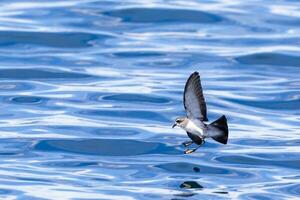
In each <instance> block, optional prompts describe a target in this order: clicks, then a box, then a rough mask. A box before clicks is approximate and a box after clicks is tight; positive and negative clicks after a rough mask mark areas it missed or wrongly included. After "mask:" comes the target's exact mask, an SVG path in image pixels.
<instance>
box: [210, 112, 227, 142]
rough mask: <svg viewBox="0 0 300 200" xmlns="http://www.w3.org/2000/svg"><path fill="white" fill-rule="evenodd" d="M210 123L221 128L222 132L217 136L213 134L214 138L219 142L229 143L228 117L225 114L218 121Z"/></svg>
mask: <svg viewBox="0 0 300 200" xmlns="http://www.w3.org/2000/svg"><path fill="white" fill-rule="evenodd" d="M210 125H211V126H213V127H215V128H217V129H219V130H220V134H219V135H217V136H213V137H212V138H213V139H214V140H216V141H217V142H220V143H222V144H227V140H228V126H227V119H226V117H225V115H223V116H222V117H220V118H219V119H217V120H216V121H214V122H212V123H211V124H210Z"/></svg>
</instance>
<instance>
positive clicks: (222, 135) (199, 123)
mask: <svg viewBox="0 0 300 200" xmlns="http://www.w3.org/2000/svg"><path fill="white" fill-rule="evenodd" d="M183 104H184V108H185V112H186V117H179V118H177V119H176V120H175V123H174V125H173V126H172V128H174V127H175V126H178V127H180V128H182V129H184V130H185V131H186V132H187V135H188V136H189V138H190V139H191V140H190V141H186V142H184V143H183V145H184V146H185V147H187V146H189V145H191V144H193V143H195V144H197V145H198V147H196V148H195V149H186V150H185V151H184V153H186V154H189V153H193V152H194V151H196V150H197V149H198V148H199V147H200V146H201V145H202V144H204V143H205V138H210V137H211V138H212V139H214V140H216V141H217V142H220V143H222V144H227V140H228V126H227V119H226V117H225V115H222V116H221V117H220V118H219V119H217V120H216V121H214V122H212V123H210V124H206V123H205V122H207V121H208V119H207V114H206V103H205V99H204V96H203V92H202V86H201V81H200V76H199V73H198V72H194V73H193V74H191V75H190V77H189V78H188V80H187V82H186V84H185V88H184V94H183Z"/></svg>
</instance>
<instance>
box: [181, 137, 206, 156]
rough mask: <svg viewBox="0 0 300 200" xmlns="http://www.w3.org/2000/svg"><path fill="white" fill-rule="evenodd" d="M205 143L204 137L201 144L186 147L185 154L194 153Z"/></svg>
mask: <svg viewBox="0 0 300 200" xmlns="http://www.w3.org/2000/svg"><path fill="white" fill-rule="evenodd" d="M204 143H205V140H204V139H202V141H201V144H199V146H197V147H196V148H195V149H186V150H184V153H185V154H190V153H193V152H195V151H196V150H197V149H198V148H199V147H201V146H202V145H203V144H204Z"/></svg>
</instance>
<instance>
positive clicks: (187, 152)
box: [184, 149, 195, 154]
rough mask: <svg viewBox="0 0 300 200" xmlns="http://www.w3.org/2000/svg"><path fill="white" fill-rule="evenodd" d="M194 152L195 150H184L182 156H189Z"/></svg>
mask: <svg viewBox="0 0 300 200" xmlns="http://www.w3.org/2000/svg"><path fill="white" fill-rule="evenodd" d="M194 151H195V149H186V150H184V154H191V153H193V152H194Z"/></svg>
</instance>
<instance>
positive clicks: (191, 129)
mask: <svg viewBox="0 0 300 200" xmlns="http://www.w3.org/2000/svg"><path fill="white" fill-rule="evenodd" d="M185 130H186V131H187V132H190V133H193V134H196V135H199V136H201V137H203V136H204V131H203V129H202V128H201V127H198V126H196V125H195V124H194V122H192V121H189V122H188V123H187V125H186V127H185Z"/></svg>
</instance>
